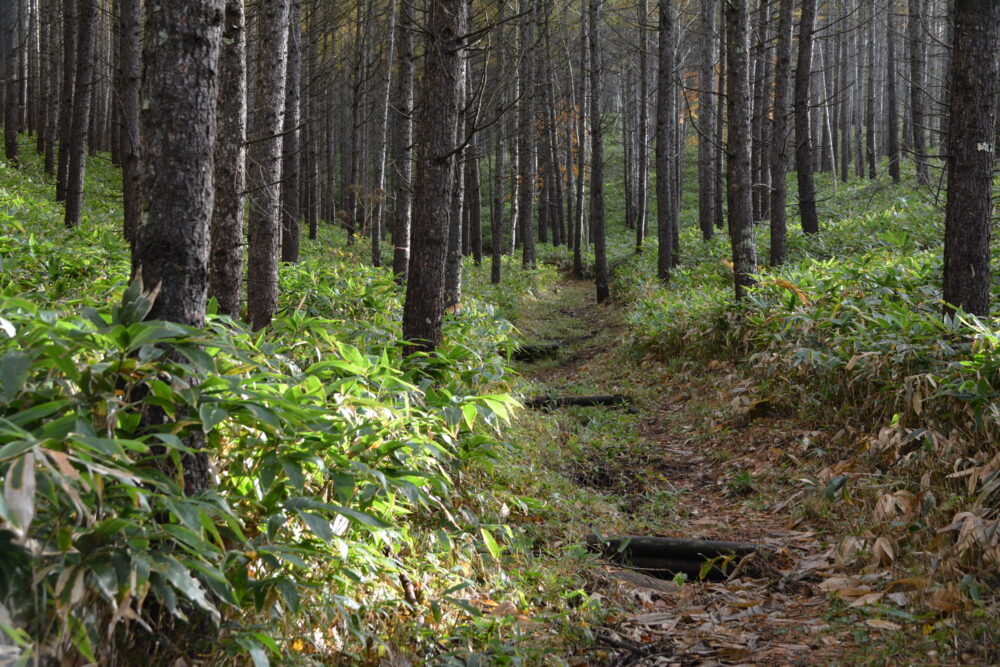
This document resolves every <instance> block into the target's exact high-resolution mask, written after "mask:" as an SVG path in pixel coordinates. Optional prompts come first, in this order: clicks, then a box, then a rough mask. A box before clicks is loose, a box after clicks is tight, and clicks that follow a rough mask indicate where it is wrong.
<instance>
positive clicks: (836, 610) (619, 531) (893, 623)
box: [517, 281, 977, 665]
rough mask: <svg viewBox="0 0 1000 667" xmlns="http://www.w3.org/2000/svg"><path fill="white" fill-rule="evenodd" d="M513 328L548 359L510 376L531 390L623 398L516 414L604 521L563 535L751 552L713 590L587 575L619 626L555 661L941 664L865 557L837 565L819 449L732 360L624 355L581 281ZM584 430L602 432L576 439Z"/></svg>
mask: <svg viewBox="0 0 1000 667" xmlns="http://www.w3.org/2000/svg"><path fill="white" fill-rule="evenodd" d="M517 327H518V329H519V330H520V331H521V333H522V337H523V340H525V341H526V342H529V343H542V342H547V343H558V344H559V345H560V348H559V353H558V355H557V356H556V357H554V358H552V359H548V360H542V361H538V362H534V363H523V364H520V365H519V370H520V372H521V373H522V374H523V375H524V376H525V378H526V379H527V380H528V381H529V382H530V389H529V392H531V393H535V394H543V395H544V394H549V395H572V394H594V393H609V394H610V393H623V394H628V395H630V396H631V397H632V402H631V404H630V407H628V408H622V407H618V408H608V407H574V408H563V409H557V410H551V411H549V412H536V413H534V414H535V415H537V416H532V417H530V419H537V420H553V421H554V422H555V424H550V425H549V426H548V430H549V432H551V433H557V434H562V435H560V436H557V440H559V441H558V442H556V443H553V446H554V447H557V448H558V450H557V451H556V452H554V453H553V454H552V455H551V464H550V465H551V466H554V467H555V468H558V469H559V473H560V474H561V475H563V476H564V477H568V478H569V479H571V480H572V481H573V482H574V483H575V484H577V485H578V486H580V487H583V488H585V489H586V490H587V491H588V492H592V493H595V494H598V495H599V496H601V497H603V498H604V499H606V501H607V502H608V503H609V505H610V506H611V507H613V508H614V509H613V511H612V512H611V513H609V514H607V515H604V518H605V519H607V520H606V521H604V523H606V524H610V525H599V523H600V522H602V518H601V516H597V517H595V516H588V517H584V518H582V519H581V521H582V523H583V524H584V527H583V528H582V529H581V528H578V529H577V533H580V532H582V530H585V529H586V528H587V526H589V529H590V531H592V532H593V533H597V534H599V535H604V536H615V535H662V536H668V537H683V538H703V539H714V540H727V541H737V542H751V543H755V544H759V545H761V546H762V547H765V550H764V551H761V552H758V555H756V556H754V557H752V558H749V559H747V560H746V561H744V562H743V563H742V564H740V565H739V566H738V567H737V568H736V570H735V571H733V572H731V574H730V576H729V578H728V579H727V580H724V581H699V580H697V579H696V578H693V579H688V580H686V581H684V580H683V579H682V578H680V577H677V578H675V579H674V580H664V579H654V578H651V577H647V576H644V575H637V574H636V573H635V572H634V571H629V570H623V569H621V568H620V567H617V566H614V565H612V564H610V563H600V564H598V565H597V566H596V567H595V568H593V569H592V570H591V571H588V572H586V573H585V577H586V578H587V581H588V582H589V585H588V588H587V592H588V593H589V594H590V595H591V597H592V598H593V597H594V596H598V597H599V598H600V599H601V600H602V601H603V602H604V603H605V604H606V605H607V607H608V608H612V609H615V610H621V612H620V613H611V614H610V615H609V616H608V617H607V618H605V620H604V622H603V624H602V626H601V627H600V628H599V629H597V630H595V632H594V635H593V636H594V638H595V643H594V644H593V645H591V646H581V647H578V648H575V649H571V653H570V655H567V656H565V657H566V659H567V661H568V662H569V664H573V665H592V664H593V665H596V664H616V665H709V664H726V665H729V664H768V665H786V664H807V663H820V664H858V663H874V664H884V663H893V664H908V663H911V664H912V663H919V664H924V663H936V662H939V660H940V658H938V657H937V652H936V651H935V647H934V644H933V643H930V642H925V641H921V640H920V637H921V633H920V630H919V624H916V627H914V624H912V623H910V622H909V621H913V620H914V619H913V618H912V617H910V616H909V614H907V612H905V611H903V610H904V609H905V608H906V605H907V602H908V596H909V595H910V593H909V592H908V591H909V590H910V589H911V588H910V586H909V585H908V582H907V580H906V579H905V578H903V579H900V580H898V581H897V582H892V583H890V582H889V572H888V570H887V568H883V567H880V566H879V563H878V559H879V555H878V554H877V553H876V554H875V556H874V557H875V559H876V560H875V562H874V563H873V566H871V567H868V568H866V569H864V570H862V571H861V572H859V571H858V568H857V567H853V568H852V571H850V572H848V571H845V570H844V569H843V568H841V567H838V560H840V559H838V546H839V548H840V549H843V548H844V546H843V545H844V544H845V542H844V540H845V539H846V540H847V542H846V543H847V544H850V540H849V537H848V536H850V535H851V534H857V532H858V530H859V528H860V526H858V525H850V524H849V523H847V524H845V522H844V520H843V518H838V519H834V518H833V517H832V514H831V513H830V512H827V511H826V507H827V506H828V505H829V504H830V503H833V502H850V500H849V499H847V500H846V501H845V500H844V498H843V495H842V494H836V493H835V492H836V491H837V489H836V488H832V487H831V486H828V485H827V482H828V481H829V480H830V479H832V478H834V477H835V475H836V472H837V471H836V470H831V469H830V468H827V469H825V470H818V469H816V465H815V464H814V463H810V460H809V459H810V458H811V456H810V455H811V452H810V449H811V448H819V447H820V445H821V444H822V443H824V442H827V441H828V440H829V439H830V436H831V435H833V434H827V433H823V432H817V431H812V430H808V429H805V428H802V427H801V426H800V425H799V424H797V423H796V420H795V419H794V418H793V417H792V416H790V415H792V414H793V411H791V410H787V409H782V406H778V405H771V404H770V402H769V401H768V400H760V399H759V398H758V396H759V389H760V388H759V387H758V386H757V385H756V383H755V382H754V381H753V380H752V379H750V378H748V377H745V376H744V375H742V374H741V372H740V370H739V369H738V367H736V366H734V365H733V364H732V363H730V362H723V361H716V362H709V363H707V364H706V363H702V362H699V361H694V360H690V359H675V360H670V361H667V362H665V361H663V360H661V359H656V358H652V357H645V358H642V357H636V356H635V353H634V352H632V351H630V347H629V345H628V340H627V337H628V329H627V325H626V323H625V322H624V321H623V318H622V313H621V312H620V310H619V309H617V308H616V307H615V306H613V305H612V306H598V305H597V304H596V303H595V299H594V289H593V285H592V283H589V282H582V281H564V282H561V283H560V284H559V285H558V286H557V287H556V288H554V289H550V290H549V291H548V292H546V293H544V294H537V295H536V298H535V299H533V300H529V301H528V302H526V303H525V304H524V305H523V307H522V309H521V312H520V313H519V318H518V322H517ZM581 425H583V426H582V427H581ZM587 429H590V431H591V432H592V431H593V430H594V429H598V430H600V429H603V430H604V431H605V432H606V433H607V434H609V435H608V437H604V438H601V437H594V436H593V434H592V433H591V436H589V437H588V436H587V434H586V431H587ZM818 458H820V459H821V457H818ZM834 487H835V482H834ZM837 496H840V497H839V498H838V497H837ZM841 514H842V513H841ZM609 517H610V518H609ZM856 521H860V517H859V518H858V519H856ZM588 522H589V523H588ZM570 532H571V531H570ZM575 537H576V539H579V538H580V535H579V534H577V535H576V536H575ZM569 539H573V537H570V538H569ZM875 551H876V552H877V551H878V550H877V549H876V550H875ZM890 556H891V554H890ZM889 560H890V561H891V558H890V559H889ZM889 569H891V568H889ZM904 619H905V620H904ZM904 626H910V627H904ZM924 627H925V628H926V627H928V626H924ZM923 634H928V633H927V632H926V630H925V632H924V633H923ZM914 635H916V637H917V639H916V640H914ZM963 658H967V660H968V662H977V661H976V659H975V657H973V656H971V655H968V656H963ZM967 660H966V659H962V660H961V662H963V663H964V662H966V661H967Z"/></svg>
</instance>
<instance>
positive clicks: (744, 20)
mask: <svg viewBox="0 0 1000 667" xmlns="http://www.w3.org/2000/svg"><path fill="white" fill-rule="evenodd" d="M808 1H809V0H807V2H808ZM725 11H726V58H727V60H728V65H727V67H726V72H727V74H728V78H727V81H726V90H727V92H728V96H727V100H726V104H727V114H728V116H729V136H728V140H727V142H726V152H727V153H728V159H727V161H726V181H727V186H728V188H727V199H728V200H729V238H730V240H731V242H732V247H733V278H734V280H733V282H734V285H735V288H736V300H737V301H740V300H742V299H743V298H745V297H746V290H747V289H748V288H749V287H751V286H753V284H754V279H753V274H754V273H756V272H757V248H756V245H755V243H754V229H753V203H752V197H751V188H752V185H753V184H752V182H751V179H752V176H753V174H752V173H751V164H750V142H751V133H750V109H751V107H750V25H749V24H750V16H749V7H748V6H747V0H727V2H726V3H725Z"/></svg>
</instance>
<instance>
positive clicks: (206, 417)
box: [198, 403, 229, 433]
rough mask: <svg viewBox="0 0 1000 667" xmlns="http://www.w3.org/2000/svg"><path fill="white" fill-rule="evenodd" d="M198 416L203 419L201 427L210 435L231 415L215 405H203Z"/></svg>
mask: <svg viewBox="0 0 1000 667" xmlns="http://www.w3.org/2000/svg"><path fill="white" fill-rule="evenodd" d="M198 416H199V417H201V426H202V428H203V429H204V430H205V433H210V432H211V431H212V429H213V428H215V427H216V426H218V425H219V424H221V423H222V422H223V421H225V419H226V418H227V417H229V413H228V412H226V411H225V410H223V409H222V408H220V407H219V406H218V405H216V404H214V403H203V404H202V405H201V407H199V408H198Z"/></svg>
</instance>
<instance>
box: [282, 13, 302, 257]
mask: <svg viewBox="0 0 1000 667" xmlns="http://www.w3.org/2000/svg"><path fill="white" fill-rule="evenodd" d="M301 46H302V3H301V0H291V2H290V4H289V7H288V59H287V60H286V62H285V117H284V121H283V125H284V131H283V136H282V147H281V261H282V262H289V263H293V264H294V263H295V262H298V261H299V214H300V212H301V210H300V207H299V204H300V200H299V168H300V166H301V159H300V147H301V138H300V134H299V115H300V114H299V105H300V103H301V100H302V94H301V93H302V91H301V83H302V77H301V74H302V48H301Z"/></svg>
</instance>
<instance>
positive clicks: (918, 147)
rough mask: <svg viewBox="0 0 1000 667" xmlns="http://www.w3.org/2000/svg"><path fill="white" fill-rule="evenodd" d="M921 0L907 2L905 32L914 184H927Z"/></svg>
mask: <svg viewBox="0 0 1000 667" xmlns="http://www.w3.org/2000/svg"><path fill="white" fill-rule="evenodd" d="M923 4H924V3H923V0H909V10H910V17H909V22H908V25H907V33H908V35H909V41H910V124H911V125H912V127H913V161H914V162H915V163H916V167H917V183H918V184H919V185H927V184H929V183H930V175H929V174H928V172H927V138H926V137H927V133H926V131H925V129H924V127H925V125H926V123H927V120H926V118H925V117H924V87H925V86H926V82H925V81H924V44H923V42H922V41H921V37H922V33H923V17H924V11H923Z"/></svg>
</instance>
